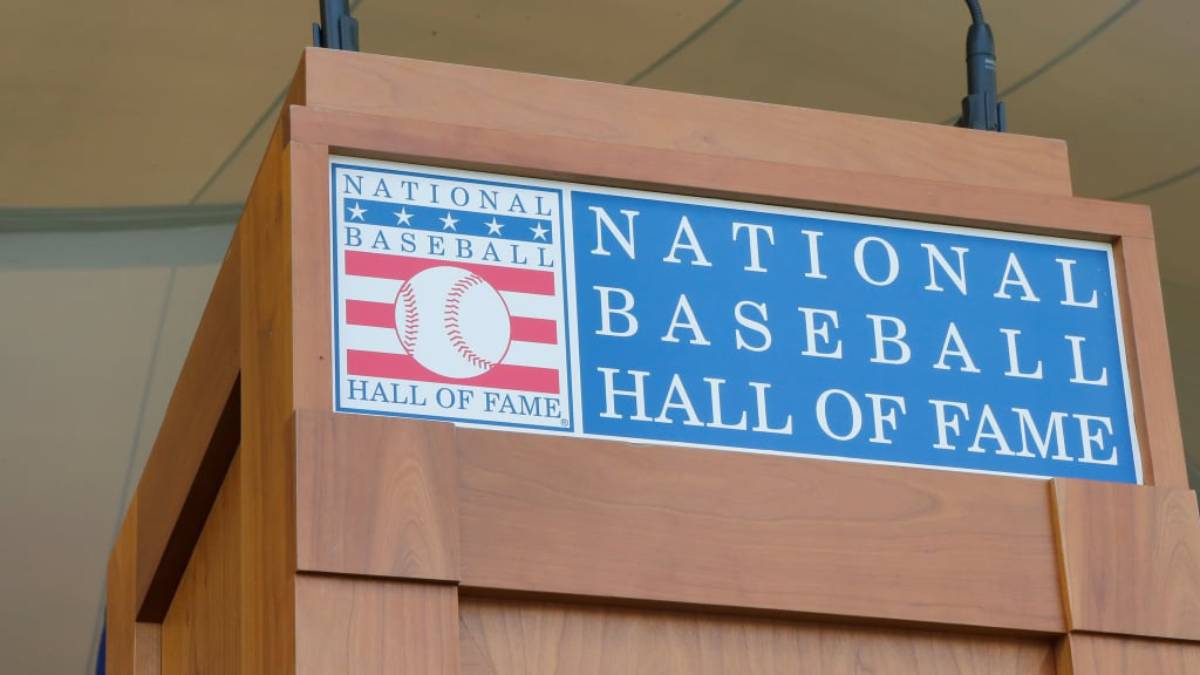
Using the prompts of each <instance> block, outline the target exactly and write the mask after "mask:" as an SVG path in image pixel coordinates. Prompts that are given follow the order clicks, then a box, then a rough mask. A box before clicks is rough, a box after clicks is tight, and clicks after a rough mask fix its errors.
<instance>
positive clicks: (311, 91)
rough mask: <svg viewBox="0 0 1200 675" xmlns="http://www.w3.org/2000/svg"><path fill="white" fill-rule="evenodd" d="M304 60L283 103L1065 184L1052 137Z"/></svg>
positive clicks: (328, 58)
mask: <svg viewBox="0 0 1200 675" xmlns="http://www.w3.org/2000/svg"><path fill="white" fill-rule="evenodd" d="M302 70H303V75H297V80H302V81H303V84H302V86H303V90H302V91H301V92H299V93H298V94H297V95H296V96H294V97H292V98H291V99H289V101H290V102H294V103H303V104H304V105H306V106H308V107H310V108H320V109H327V110H338V111H343V112H354V113H367V114H370V115H378V116H384V117H390V118H393V119H394V120H405V122H404V123H405V124H407V123H410V122H416V123H419V122H428V121H437V122H442V123H446V124H450V125H453V126H458V127H477V128H481V129H484V128H486V129H492V130H496V131H507V132H513V133H516V134H524V135H537V136H538V137H540V138H541V139H542V141H546V140H551V139H554V138H573V139H577V140H581V141H603V142H609V143H616V144H619V145H625V146H640V147H644V148H648V149H660V150H674V151H681V152H683V153H685V154H705V155H711V156H714V157H721V158H727V159H752V160H758V161H763V162H768V163H777V164H794V165H800V166H808V167H812V168H820V169H834V170H837V171H840V172H846V173H853V174H859V175H862V174H877V175H883V176H894V177H904V178H915V179H921V180H926V181H936V182H938V183H942V184H948V183H955V184H960V185H978V186H981V187H993V188H1002V189H1006V190H1012V191H1021V192H1036V193H1041V194H1055V195H1069V194H1071V172H1070V167H1069V165H1068V161H1067V146H1066V143H1064V142H1063V141H1060V140H1056V139H1046V138H1035V137H1031V136H1021V135H1018V134H995V133H987V132H978V131H974V130H968V129H958V128H955V127H949V126H944V125H935V124H921V123H916V122H905V121H900V120H890V119H884V118H880V117H869V116H866V115H853V114H848V113H837V112H829V111H823V110H809V109H805V108H796V107H793V106H782V105H771V104H766V103H757V102H753V101H740V100H734V99H725V98H716V97H712V96H697V95H694V94H684V93H680V92H668V91H659V90H654V89H645V88H641V87H627V86H623V85H616V84H606V83H602V82H584V81H581V80H571V79H567V78H561V77H547V76H545V75H534V74H531V73H517V72H510V71H503V70H495V69H491V68H478V67H472V66H461V65H451V64H446V63H435V62H431V61H419V60H415V59H405V58H396V57H390V56H379V55H373V54H362V53H357V52H337V53H334V52H331V51H330V50H322V49H306V50H305V52H304V63H303V66H302ZM294 86H295V85H294ZM296 88H297V89H298V87H296ZM412 92H420V96H414V95H412ZM515 92H520V93H519V95H517V94H515Z"/></svg>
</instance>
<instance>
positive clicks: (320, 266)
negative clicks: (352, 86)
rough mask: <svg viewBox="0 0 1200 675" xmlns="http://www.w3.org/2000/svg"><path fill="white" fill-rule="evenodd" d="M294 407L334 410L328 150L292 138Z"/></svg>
mask: <svg viewBox="0 0 1200 675" xmlns="http://www.w3.org/2000/svg"><path fill="white" fill-rule="evenodd" d="M298 79H299V78H298ZM288 147H289V152H290V155H291V195H292V200H293V201H292V211H291V213H292V223H291V228H292V229H291V236H292V240H291V246H292V264H293V265H294V267H295V269H297V270H303V271H304V273H303V274H297V275H295V276H294V277H293V278H292V297H293V298H294V299H295V303H294V305H293V311H292V346H293V350H294V351H293V359H294V368H293V380H292V387H293V403H294V405H295V407H296V409H298V410H304V409H312V410H331V409H332V408H333V399H332V392H333V386H332V384H331V382H330V374H329V372H330V367H331V366H330V364H331V363H332V361H331V359H330V352H331V348H330V344H329V341H330V337H329V327H330V326H332V325H333V311H332V309H331V307H330V298H329V289H330V287H331V285H332V284H331V283H330V279H329V275H330V269H329V263H330V250H329V246H330V243H329V233H330V224H329V218H330V207H329V147H328V146H327V145H325V144H322V143H315V144H314V143H305V142H302V141H301V140H299V139H296V138H295V137H292V140H291V143H290V145H289V146H288Z"/></svg>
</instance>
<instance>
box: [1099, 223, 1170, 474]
mask: <svg viewBox="0 0 1200 675" xmlns="http://www.w3.org/2000/svg"><path fill="white" fill-rule="evenodd" d="M1116 249H1117V254H1118V255H1117V261H1118V263H1119V265H1120V269H1119V272H1120V277H1121V278H1122V279H1123V280H1124V282H1125V283H1124V284H1123V286H1122V289H1121V290H1122V291H1123V292H1122V297H1121V300H1122V305H1123V307H1124V310H1125V316H1126V322H1125V336H1126V343H1127V348H1126V358H1127V359H1128V360H1129V361H1130V365H1131V366H1132V368H1133V369H1132V370H1131V373H1130V375H1131V377H1134V380H1133V389H1134V392H1135V394H1136V399H1135V404H1136V405H1137V409H1138V411H1139V412H1140V413H1141V415H1140V418H1141V426H1142V434H1141V435H1142V438H1143V443H1144V444H1145V445H1146V447H1144V448H1143V449H1142V455H1143V457H1145V458H1147V459H1148V460H1149V461H1148V462H1147V464H1148V466H1146V467H1143V468H1144V469H1145V473H1146V478H1145V481H1144V482H1145V483H1147V484H1151V485H1158V486H1162V487H1176V488H1186V487H1188V477H1187V465H1186V463H1185V460H1184V456H1185V454H1184V447H1183V432H1182V429H1181V427H1180V425H1179V402H1178V400H1177V399H1176V397H1175V377H1174V370H1173V369H1172V367H1171V345H1170V343H1169V341H1168V340H1167V330H1166V325H1167V317H1166V314H1165V312H1164V310H1163V298H1162V287H1161V284H1160V283H1159V276H1158V255H1157V254H1156V252H1155V246H1154V241H1153V240H1148V239H1136V238H1132V237H1128V238H1124V239H1122V240H1121V241H1120V242H1119V243H1118V245H1117V247H1116Z"/></svg>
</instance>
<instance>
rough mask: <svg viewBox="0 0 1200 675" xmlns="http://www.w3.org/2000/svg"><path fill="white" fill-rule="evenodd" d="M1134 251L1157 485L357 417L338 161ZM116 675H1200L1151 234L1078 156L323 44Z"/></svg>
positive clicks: (186, 436) (202, 351)
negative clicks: (339, 374)
mask: <svg viewBox="0 0 1200 675" xmlns="http://www.w3.org/2000/svg"><path fill="white" fill-rule="evenodd" d="M331 153H332V154H338V155H349V156H355V157H365V158H382V159H395V160H402V161H408V162H413V163H418V164H426V165H433V166H442V167H457V168H464V169H478V170H486V171H490V172H494V173H507V174H515V175H520V176H527V177H543V178H552V179H562V180H571V181H576V182H582V183H600V184H604V185H611V186H624V187H636V188H649V189H654V190H657V191H661V192H675V193H682V194H689V195H701V196H711V197H723V198H731V199H737V200H741V201H746V202H754V203H761V204H776V205H789V206H804V207H813V208H820V209H824V210H828V211H848V212H852V213H857V214H865V215H882V216H897V217H904V218H917V219H923V220H926V221H930V222H937V223H945V224H956V225H968V226H972V227H982V228H990V229H998V230H1007V231H1020V232H1032V233H1048V234H1056V235H1060V236H1066V237H1074V238H1083V239H1092V240H1103V241H1111V242H1113V243H1114V245H1115V249H1116V252H1117V273H1118V276H1119V286H1120V293H1121V298H1122V301H1123V306H1124V307H1125V312H1124V317H1123V318H1124V325H1125V336H1126V351H1127V354H1128V360H1129V362H1130V375H1131V379H1132V383H1133V386H1132V389H1133V401H1134V406H1135V408H1136V413H1137V419H1138V430H1137V434H1138V438H1139V440H1140V446H1141V448H1142V450H1141V452H1142V466H1143V468H1144V472H1143V483H1144V484H1143V485H1140V486H1130V485H1119V484H1110V483H1100V482H1088V481H1080V480H1059V479H1055V480H1030V479H1022V478H1013V477H1006V476H989V475H978V474H969V473H954V472H945V471H936V470H925V469H915V468H898V467H888V466H876V465H868V464H860V463H843V462H833V461H823V460H817V459H803V458H790V457H779V456H770V455H761V454H742V453H730V452H715V451H707V450H701V449H689V448H680V447H668V446H657V445H634V444H626V443H619V442H609V441H594V440H575V439H565V438H559V437H554V436H545V435H529V434H520V433H505V432H498V431H480V430H470V429H464V428H456V427H454V426H452V425H449V424H445V423H435V422H426V421H417V420H405V419H394V418H385V417H373V416H363V415H346V414H335V413H334V412H332V410H333V406H332V402H331V395H332V394H331V388H332V387H331V379H330V378H331V372H330V364H331V361H330V359H331V358H332V348H331V335H330V325H331V299H330V268H329V259H330V255H331V252H330V245H331V244H330V241H329V198H330V193H329V190H330V188H329V181H330V178H329V156H330V154H331ZM108 641H109V642H108V667H109V671H108V672H110V673H137V674H138V675H148V674H150V673H154V674H158V673H162V674H163V675H175V674H177V673H222V674H225V673H244V674H252V673H293V672H295V673H304V674H315V673H421V674H425V673H471V674H484V673H487V674H492V673H495V674H497V675H508V674H516V673H560V674H567V673H570V674H574V673H647V674H649V673H655V674H658V673H678V674H683V673H688V674H691V673H827V674H840V673H887V674H909V673H911V674H914V675H915V674H921V675H927V674H932V673H938V674H947V675H949V674H952V673H953V674H968V673H969V674H988V675H995V674H999V673H1013V674H1018V673H1020V674H1028V673H1038V674H1044V675H1050V674H1053V673H1058V674H1060V675H1066V674H1073V675H1110V674H1116V673H1133V674H1147V675H1149V674H1155V675H1159V674H1164V675H1165V674H1178V675H1183V674H1185V673H1193V674H1194V673H1200V517H1198V514H1197V504H1196V497H1195V494H1194V493H1193V492H1192V491H1191V490H1189V489H1188V485H1187V481H1186V474H1185V468H1184V455H1183V447H1182V441H1181V436H1180V430H1179V420H1178V413H1177V407H1176V401H1175V393H1174V389H1173V384H1172V373H1171V366H1170V359H1169V356H1168V348H1167V337H1166V332H1165V322H1164V316H1163V307H1162V300H1161V295H1160V289H1159V279H1158V271H1157V265H1156V258H1155V249H1154V233H1153V229H1152V227H1151V222H1150V215H1149V211H1148V209H1146V208H1145V207H1142V206H1136V205H1130V204H1123V203H1111V202H1102V201H1096V200H1090V199H1080V198H1076V197H1073V196H1072V195H1071V183H1070V172H1069V167H1068V163H1067V153H1066V147H1065V145H1064V144H1063V143H1061V142H1059V141H1052V140H1043V139H1036V138H1029V137H1021V136H1015V135H1004V134H989V133H981V132H974V131H967V130H961V129H955V128H947V127H938V126H931V125H924V124H915V123H908V122H897V121H890V120H883V119H875V118H869V117H861V116H855V115H847V114H839V113H828V112H818V111H812V110H803V109H796V108H787V107H780V106H772V105H764V104H758V103H751V102H743V101H731V100H722V99H714V98H707V97H700V96H692V95H686V94H678V93H670V92H662V91H652V90H645V89H636V88H630V87H623V86H616V85H607V84H596V83H589V82H579V81H571V80H564V79H557V78H550V77H544V76H538V75H527V74H517V73H508V72H498V71H491V70H485V69H479V68H470V67H463V66H454V65H445V64H437V63H426V62H421V61H413V60H408V59H400V58H389V57H380V56H372V55H364V54H356V53H346V52H334V51H327V50H320V49H309V50H307V51H306V52H305V54H304V58H303V62H302V64H301V66H300V68H299V71H298V73H297V75H296V78H295V80H294V82H293V85H292V87H291V91H290V94H289V96H288V99H287V103H286V105H285V107H284V111H283V114H282V116H281V118H280V120H279V122H278V124H277V126H276V127H275V130H274V133H273V135H272V137H271V140H270V143H269V146H268V148H267V151H266V155H265V157H264V159H263V162H262V165H261V168H260V169H259V172H258V175H257V178H256V179H255V181H254V185H253V188H252V189H251V191H250V195H249V198H248V200H247V204H246V208H245V211H244V213H243V215H242V218H241V222H240V223H239V225H238V227H237V231H236V233H235V235H234V238H233V242H232V244H231V246H230V249H229V252H228V254H227V256H226V259H225V262H224V265H223V267H222V268H221V271H220V274H219V276H218V278H217V281H216V283H215V285H214V288H213V292H212V296H211V298H210V300H209V303H208V306H207V309H206V310H205V312H204V315H203V318H202V320H201V323H200V327H199V329H198V331H197V333H196V336H195V340H194V343H193V345H192V347H191V351H190V352H189V354H188V357H187V361H186V363H185V364H184V367H183V370H182V373H181V374H180V378H179V382H178V384H177V385H176V388H175V391H174V395H173V397H172V399H171V402H170V406H169V408H168V410H167V413H166V416H165V419H164V421H163V424H162V428H161V431H160V432H159V436H158V439H157V441H156V443H155V446H154V449H153V452H152V454H151V456H150V458H149V460H148V462H147V464H146V467H145V471H144V473H143V475H142V478H141V481H140V483H139V485H138V489H137V492H136V494H135V496H134V498H133V502H132V504H131V506H130V508H129V511H128V513H127V515H126V516H125V520H124V525H123V527H122V529H121V531H120V536H119V538H118V540H117V542H116V545H115V548H114V550H113V553H112V557H111V561H110V564H109V573H108Z"/></svg>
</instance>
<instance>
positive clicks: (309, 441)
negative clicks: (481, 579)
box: [295, 410, 459, 582]
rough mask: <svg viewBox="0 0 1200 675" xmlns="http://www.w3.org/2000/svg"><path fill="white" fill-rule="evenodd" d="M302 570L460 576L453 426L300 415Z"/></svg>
mask: <svg viewBox="0 0 1200 675" xmlns="http://www.w3.org/2000/svg"><path fill="white" fill-rule="evenodd" d="M295 425H296V432H295V436H296V543H297V551H296V555H297V567H298V568H299V569H302V570H307V571H315V572H340V573H344V574H357V575H371V576H381V577H396V578H403V579H423V580H440V581H455V582H456V581H458V579H459V531H458V489H457V481H458V470H457V467H456V453H455V449H454V427H452V426H450V425H449V424H441V423H434V422H419V421H412V422H410V423H400V424H397V423H396V421H395V420H391V419H387V418H382V417H366V416H351V415H338V414H335V413H333V412H329V411H326V410H321V411H313V410H302V411H297V413H296V422H295Z"/></svg>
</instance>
